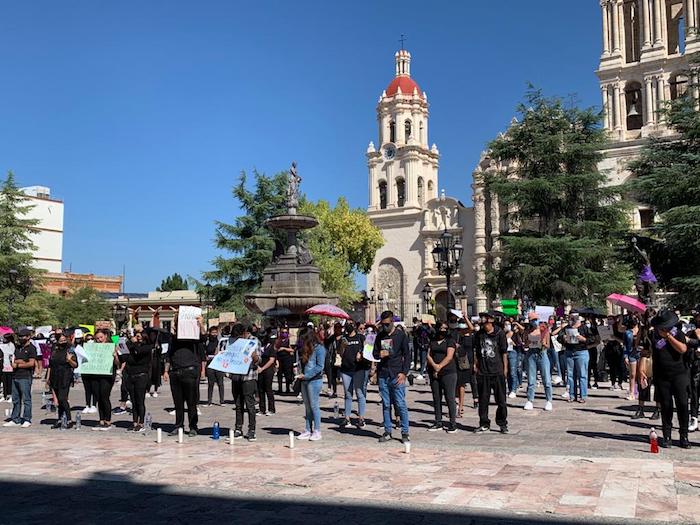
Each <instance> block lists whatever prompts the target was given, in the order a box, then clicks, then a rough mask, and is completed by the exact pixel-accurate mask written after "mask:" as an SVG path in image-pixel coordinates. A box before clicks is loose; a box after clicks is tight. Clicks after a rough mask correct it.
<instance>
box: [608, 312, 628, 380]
mask: <svg viewBox="0 0 700 525" xmlns="http://www.w3.org/2000/svg"><path fill="white" fill-rule="evenodd" d="M608 326H612V329H613V337H612V339H609V340H608V341H606V342H605V346H604V347H603V354H604V355H605V362H606V363H607V364H608V370H609V372H610V388H611V389H612V390H622V380H623V371H622V370H623V366H622V363H623V360H622V338H623V336H624V334H622V333H620V332H619V331H618V323H617V322H616V321H615V319H614V318H613V317H609V318H608Z"/></svg>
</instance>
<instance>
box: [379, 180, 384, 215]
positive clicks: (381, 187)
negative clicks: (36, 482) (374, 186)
mask: <svg viewBox="0 0 700 525" xmlns="http://www.w3.org/2000/svg"><path fill="white" fill-rule="evenodd" d="M379 208H381V209H382V210H386V181H385V180H383V181H380V182H379Z"/></svg>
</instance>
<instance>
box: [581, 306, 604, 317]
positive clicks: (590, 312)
mask: <svg viewBox="0 0 700 525" xmlns="http://www.w3.org/2000/svg"><path fill="white" fill-rule="evenodd" d="M574 312H576V313H577V314H579V315H583V316H586V317H607V314H606V313H605V312H603V311H602V310H598V309H597V308H593V307H592V306H582V307H581V308H575V309H574Z"/></svg>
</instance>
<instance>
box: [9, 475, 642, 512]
mask: <svg viewBox="0 0 700 525" xmlns="http://www.w3.org/2000/svg"><path fill="white" fill-rule="evenodd" d="M222 474H224V473H222ZM229 475H230V474H229ZM261 488H262V489H263V490H264V487H261ZM290 488H291V489H293V488H294V487H292V486H290ZM184 490H188V493H183V491H184ZM351 490H352V488H351V487H348V491H351ZM0 494H2V495H3V504H2V512H1V513H0V523H1V524H5V523H8V524H9V523H22V524H23V525H29V524H41V525H46V523H51V524H62V523H70V524H78V523H110V524H112V523H128V524H130V525H133V524H134V523H149V525H151V524H160V523H169V524H170V523H214V522H219V523H221V522H224V523H236V524H253V523H256V524H258V523H260V524H262V523H264V524H265V525H276V524H280V525H283V524H284V525H289V524H301V523H304V524H308V523H313V524H314V525H326V524H336V523H342V524H343V525H348V524H354V523H371V522H374V523H381V524H383V525H384V524H396V525H405V524H406V523H411V524H424V523H425V524H428V523H430V524H433V523H446V524H454V525H536V524H540V523H544V524H554V525H563V524H567V523H596V524H606V525H607V524H612V523H615V524H621V523H631V522H628V521H627V520H620V519H615V520H588V519H584V520H581V519H580V518H579V519H576V518H571V519H567V518H565V517H558V516H555V515H551V514H546V515H539V516H520V515H513V514H501V513H489V512H488V511H485V512H480V511H470V510H469V509H460V510H455V509H454V508H444V509H441V508H440V507H437V506H435V505H432V506H425V505H421V506H417V507H416V508H409V507H406V506H404V507H401V508H392V507H391V504H390V503H386V504H384V505H383V506H379V505H369V504H366V503H363V502H362V501H361V500H358V502H356V503H354V502H349V501H348V500H340V501H332V502H328V503H323V502H319V501H316V500H310V499H304V498H303V497H301V496H296V497H280V496H275V497H270V498H266V497H262V496H261V497H256V496H248V495H244V494H235V493H234V492H233V491H230V492H226V493H223V492H216V493H212V490H211V489H200V490H197V489H187V487H183V486H178V487H168V486H163V485H146V484H139V483H134V482H133V481H132V480H131V479H130V478H129V477H128V476H123V475H118V474H112V473H108V472H98V473H95V474H94V475H93V476H92V477H91V478H89V479H86V480H83V481H81V482H80V483H78V484H68V485H62V484H50V483H44V482H37V481H34V480H31V481H23V480H0ZM390 497H391V496H390V494H387V500H388V501H389V500H390Z"/></svg>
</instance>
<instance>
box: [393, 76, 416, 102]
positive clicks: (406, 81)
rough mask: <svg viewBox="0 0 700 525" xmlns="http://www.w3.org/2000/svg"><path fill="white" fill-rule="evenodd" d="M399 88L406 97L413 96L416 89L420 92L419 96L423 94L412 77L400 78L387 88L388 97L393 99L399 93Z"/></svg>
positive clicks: (395, 79)
mask: <svg viewBox="0 0 700 525" xmlns="http://www.w3.org/2000/svg"><path fill="white" fill-rule="evenodd" d="M399 87H400V88H401V93H403V94H404V95H413V89H414V88H415V89H417V90H418V94H419V95H422V94H423V92H422V91H421V90H420V88H419V87H418V84H416V82H415V80H413V79H412V78H411V77H406V76H400V77H396V78H394V80H392V81H391V84H389V87H387V88H386V95H387V96H388V97H393V96H394V95H396V93H397V92H398V90H399Z"/></svg>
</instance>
